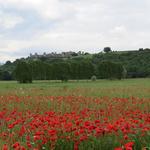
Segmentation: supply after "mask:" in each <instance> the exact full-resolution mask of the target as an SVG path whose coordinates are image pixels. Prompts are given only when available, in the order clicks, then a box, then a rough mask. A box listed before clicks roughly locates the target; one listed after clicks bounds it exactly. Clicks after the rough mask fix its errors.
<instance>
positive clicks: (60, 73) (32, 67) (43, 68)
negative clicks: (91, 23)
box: [14, 60, 124, 83]
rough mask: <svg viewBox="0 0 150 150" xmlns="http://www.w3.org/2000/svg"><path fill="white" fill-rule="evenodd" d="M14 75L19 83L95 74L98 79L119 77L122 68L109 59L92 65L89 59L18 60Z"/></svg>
mask: <svg viewBox="0 0 150 150" xmlns="http://www.w3.org/2000/svg"><path fill="white" fill-rule="evenodd" d="M14 74H15V77H16V79H17V80H18V81H19V82H21V83H26V82H32V80H62V81H67V80H69V79H71V80H79V79H90V78H91V77H92V76H94V75H95V76H97V78H100V79H121V78H122V77H123V76H124V68H123V66H122V65H121V64H119V63H112V62H109V61H105V62H101V63H99V64H97V65H93V64H92V62H91V61H89V60H81V61H74V62H73V61H71V62H70V61H67V62H65V61H64V62H57V63H56V62H55V63H52V64H48V63H45V62H42V61H30V62H28V63H27V62H25V61H19V62H18V63H17V66H16V69H15V72H14Z"/></svg>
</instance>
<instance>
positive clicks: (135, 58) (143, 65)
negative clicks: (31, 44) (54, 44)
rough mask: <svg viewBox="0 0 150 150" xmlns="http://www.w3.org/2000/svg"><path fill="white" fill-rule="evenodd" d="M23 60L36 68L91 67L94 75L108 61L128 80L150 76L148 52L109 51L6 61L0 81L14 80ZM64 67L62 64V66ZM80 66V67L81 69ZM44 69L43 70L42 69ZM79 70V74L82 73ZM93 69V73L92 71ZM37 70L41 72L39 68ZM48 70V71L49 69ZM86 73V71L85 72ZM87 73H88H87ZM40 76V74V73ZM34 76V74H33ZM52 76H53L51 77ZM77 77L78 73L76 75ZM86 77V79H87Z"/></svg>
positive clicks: (67, 53)
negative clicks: (116, 65) (19, 63)
mask: <svg viewBox="0 0 150 150" xmlns="http://www.w3.org/2000/svg"><path fill="white" fill-rule="evenodd" d="M20 60H23V61H26V62H28V63H30V64H32V65H33V64H36V65H37V66H42V68H43V66H46V65H47V67H49V68H50V67H52V65H53V64H54V65H53V67H60V68H61V65H62V63H69V65H70V66H71V67H76V65H78V66H80V68H82V67H83V68H84V69H85V68H86V67H87V68H88V70H90V67H88V66H86V65H89V66H91V65H93V68H92V67H91V70H92V71H91V73H90V74H89V76H90V75H92V74H96V68H97V65H98V64H99V63H100V62H103V61H110V62H114V63H119V64H122V65H123V66H124V68H125V69H126V70H127V77H128V78H136V77H149V76H150V50H149V49H145V50H135V51H111V52H108V53H104V52H100V53H97V54H89V53H84V52H79V53H75V52H64V53H61V54H56V53H51V54H45V53H44V54H43V55H37V54H35V55H30V56H29V57H28V58H21V59H17V60H16V61H14V62H10V61H7V62H6V63H5V64H4V65H2V66H0V79H1V80H7V79H13V78H14V69H15V67H16V64H17V62H18V61H20ZM63 65H64V64H63ZM81 66H82V67H81ZM43 69H44V68H43ZM84 69H81V71H79V72H83V70H84ZM93 69H94V71H93ZM39 70H42V69H41V68H39ZM49 70H50V69H49ZM85 72H86V71H85ZM87 73H88V72H87ZM41 74H42V73H41ZM35 75H36V74H35ZM53 76H54V75H53ZM76 76H78V73H76ZM89 76H88V78H89ZM35 79H45V78H39V77H37V78H35Z"/></svg>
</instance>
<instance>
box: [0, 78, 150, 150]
mask: <svg viewBox="0 0 150 150" xmlns="http://www.w3.org/2000/svg"><path fill="white" fill-rule="evenodd" d="M0 149H2V150H11V149H12V150H13V149H15V150H42V149H46V150H132V149H134V150H147V149H150V79H149V78H147V79H125V80H97V81H95V82H92V81H90V80H89V81H87V80H82V81H69V82H64V83H61V82H60V81H34V82H33V83H32V84H19V83H17V82H15V81H11V82H6V81H1V82H0Z"/></svg>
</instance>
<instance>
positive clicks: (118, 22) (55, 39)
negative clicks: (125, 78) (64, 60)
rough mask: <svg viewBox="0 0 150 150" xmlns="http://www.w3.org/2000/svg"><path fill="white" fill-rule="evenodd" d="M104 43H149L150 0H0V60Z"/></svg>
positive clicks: (92, 48)
mask: <svg viewBox="0 0 150 150" xmlns="http://www.w3.org/2000/svg"><path fill="white" fill-rule="evenodd" d="M106 46H109V47H111V48H112V50H135V49H139V48H148V47H150V0H0V62H5V61H7V60H11V61H14V60H15V59H16V58H20V57H27V56H29V54H30V53H32V54H34V53H35V52H37V53H39V54H42V53H43V52H46V53H51V52H57V53H59V52H62V51H75V52H78V51H86V52H90V53H98V52H100V51H102V50H103V48H104V47H106Z"/></svg>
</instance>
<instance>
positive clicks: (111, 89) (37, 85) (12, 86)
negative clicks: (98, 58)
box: [0, 78, 150, 97]
mask: <svg viewBox="0 0 150 150" xmlns="http://www.w3.org/2000/svg"><path fill="white" fill-rule="evenodd" d="M0 94H1V95H3V94H13V95H14V94H16V95H56V96H57V95H59V96H60V95H77V96H96V97H97V96H98V97H103V96H109V97H130V96H138V97H150V78H147V79H127V80H112V81H110V80H98V81H96V82H92V81H90V80H89V81H86V80H83V81H69V82H67V83H61V82H59V81H57V82H54V81H34V82H33V83H32V84H18V83H17V82H15V81H11V82H5V81H1V82H0Z"/></svg>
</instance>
